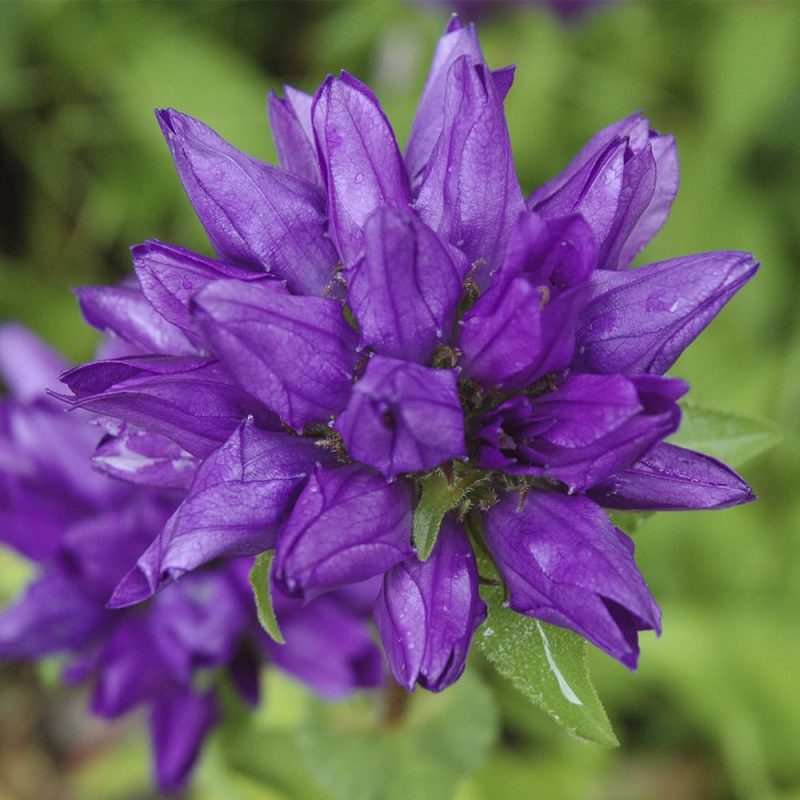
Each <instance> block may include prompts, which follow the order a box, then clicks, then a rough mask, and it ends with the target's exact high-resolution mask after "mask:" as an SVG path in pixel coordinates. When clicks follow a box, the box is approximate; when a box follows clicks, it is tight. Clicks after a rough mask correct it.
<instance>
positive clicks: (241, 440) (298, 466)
mask: <svg viewBox="0 0 800 800" xmlns="http://www.w3.org/2000/svg"><path fill="white" fill-rule="evenodd" d="M322 458H324V454H323V452H322V451H321V450H320V449H319V448H317V447H315V445H314V443H313V441H312V440H309V439H301V438H298V437H296V436H291V435H289V434H286V433H271V432H268V431H262V430H260V429H259V428H257V427H256V426H255V425H254V424H253V422H252V420H247V421H245V422H244V423H243V424H242V425H241V426H240V427H239V428H237V430H236V431H235V432H234V433H233V435H232V436H231V437H230V439H228V441H227V442H225V444H224V445H223V446H222V447H220V448H219V449H218V450H217V451H215V452H214V453H212V454H211V455H210V456H209V457H208V458H207V459H206V460H205V461H204V462H203V464H202V466H201V467H200V469H199V470H198V471H197V475H196V477H195V479H194V482H193V483H192V487H191V489H190V490H189V494H188V495H187V497H186V499H185V500H184V501H183V502H182V503H181V505H180V506H179V507H178V509H177V510H176V511H175V513H174V514H173V515H172V516H171V517H170V519H169V521H168V522H167V524H166V526H165V527H164V530H163V532H162V533H161V534H160V535H159V536H158V538H157V539H156V540H155V541H154V542H153V543H152V545H150V547H149V548H148V549H147V550H146V551H145V553H144V555H142V557H141V558H140V559H139V561H138V563H137V564H136V566H135V567H134V569H132V570H131V572H130V573H129V574H128V575H127V576H126V577H125V578H124V579H123V580H122V581H121V582H120V584H119V585H118V586H117V588H116V590H115V592H114V595H113V596H112V598H111V603H110V604H111V605H112V606H113V607H121V606H127V605H131V604H133V603H138V602H141V601H142V600H144V599H146V598H147V597H150V596H151V595H152V594H154V593H155V592H157V591H158V589H159V588H160V587H162V586H163V585H165V584H166V583H168V582H169V581H171V580H174V579H176V578H179V577H181V575H183V574H185V573H186V572H189V571H190V570H193V569H196V568H197V567H199V566H201V565H203V564H206V563H208V562H209V561H212V560H213V559H215V558H221V557H225V558H232V557H235V556H242V555H255V554H256V553H260V552H262V551H263V550H268V549H269V548H271V547H273V546H274V544H275V536H276V534H277V531H278V526H279V525H280V523H281V522H282V520H283V518H284V515H285V512H286V511H287V510H288V508H289V506H290V505H291V504H292V503H293V502H294V500H295V498H296V497H297V495H298V493H299V491H300V487H301V486H302V485H303V483H304V482H305V480H306V477H307V475H308V474H309V473H310V472H311V471H312V470H313V469H314V466H315V464H316V463H317V462H319V461H320V460H321V459H322Z"/></svg>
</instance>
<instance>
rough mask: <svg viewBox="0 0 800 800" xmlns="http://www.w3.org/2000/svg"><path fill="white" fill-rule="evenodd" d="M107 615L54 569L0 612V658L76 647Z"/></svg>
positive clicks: (75, 583) (37, 655) (96, 630)
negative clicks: (53, 571)
mask: <svg viewBox="0 0 800 800" xmlns="http://www.w3.org/2000/svg"><path fill="white" fill-rule="evenodd" d="M109 617H110V614H109V612H108V611H106V610H105V609H104V608H103V604H102V603H98V602H97V601H96V600H94V599H93V598H92V597H90V596H89V595H87V594H86V593H85V592H84V591H82V590H81V587H80V585H79V583H78V581H75V580H74V579H72V578H70V577H68V576H65V575H61V574H59V573H57V572H55V573H51V574H48V575H44V576H42V577H41V578H39V579H37V580H35V581H34V582H33V583H31V585H30V586H28V588H27V589H26V590H25V593H24V594H23V595H21V597H19V598H18V599H17V600H16V602H14V603H12V604H11V605H10V606H8V607H7V608H4V609H3V610H2V611H1V612H0V658H3V659H38V658H42V657H43V656H46V655H50V654H52V653H58V652H62V651H64V650H72V649H77V648H79V647H82V646H84V645H85V644H86V643H87V642H88V641H89V640H90V639H91V638H92V637H93V636H96V635H97V634H98V633H99V632H101V631H102V630H103V629H104V627H105V626H106V625H107V624H108V622H109Z"/></svg>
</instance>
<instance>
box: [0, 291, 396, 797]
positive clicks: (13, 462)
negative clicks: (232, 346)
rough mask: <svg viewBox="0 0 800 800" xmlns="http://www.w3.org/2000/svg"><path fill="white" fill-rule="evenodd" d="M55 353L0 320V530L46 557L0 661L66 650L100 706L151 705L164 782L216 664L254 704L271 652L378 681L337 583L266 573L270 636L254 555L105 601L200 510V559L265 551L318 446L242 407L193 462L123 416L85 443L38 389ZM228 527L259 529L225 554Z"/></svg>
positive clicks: (352, 679)
mask: <svg viewBox="0 0 800 800" xmlns="http://www.w3.org/2000/svg"><path fill="white" fill-rule="evenodd" d="M226 277H227V276H226ZM110 296H112V297H113V295H110ZM148 308H149V306H148ZM113 363H114V364H115V366H116V367H117V368H120V369H122V370H123V372H125V370H126V369H128V366H127V364H126V363H123V362H119V361H118V362H113ZM64 366H65V365H64V364H63V363H62V362H61V359H60V358H58V357H57V356H56V355H55V354H54V353H52V352H51V351H50V350H49V349H48V348H46V347H45V346H44V345H43V344H42V343H41V342H39V341H38V340H37V339H36V338H35V337H33V336H32V335H31V334H29V333H28V332H27V331H25V330H23V329H21V328H17V327H13V326H6V327H4V328H0V374H1V375H2V379H3V381H4V383H5V384H6V385H7V386H8V387H9V388H10V390H11V393H12V395H11V397H10V398H6V399H0V446H1V448H2V454H3V455H2V456H0V541H3V542H5V543H6V544H9V545H11V546H12V547H14V548H16V549H17V550H19V551H20V552H21V553H22V554H24V555H26V556H28V557H29V558H31V559H33V560H34V561H36V562H38V564H39V567H40V571H39V575H38V577H36V578H35V579H34V580H33V582H32V583H31V584H30V586H28V588H27V589H26V590H25V591H24V592H23V594H22V595H21V596H20V597H19V598H18V599H17V600H16V601H15V602H14V603H12V605H11V606H9V607H8V608H6V609H4V610H3V611H2V612H0V658H3V659H38V658H42V657H44V656H46V655H49V654H52V653H66V654H68V655H69V657H70V660H69V662H68V665H67V667H66V670H65V679H66V680H68V681H70V682H77V681H86V680H90V681H91V682H92V684H93V690H92V698H91V708H92V711H93V712H94V713H95V714H97V715H99V716H102V717H107V718H116V717H119V716H120V715H122V714H125V713H127V712H128V711H129V710H131V709H132V708H134V707H137V706H143V707H145V708H147V709H148V710H149V715H150V729H151V735H152V739H153V747H154V751H155V767H156V775H157V779H158V783H159V785H160V786H161V787H162V788H163V789H164V790H165V791H174V790H179V789H180V788H181V787H182V786H184V785H185V784H186V782H187V781H188V779H189V775H190V772H191V769H192V766H193V764H194V763H195V761H196V759H197V756H198V754H199V752H200V749H201V747H202V744H203V741H204V740H205V738H206V736H207V735H208V733H209V732H210V731H211V729H212V728H213V727H214V726H215V725H216V724H217V722H218V721H219V720H220V718H221V716H222V707H221V703H220V698H219V696H218V692H217V688H216V686H217V685H218V682H219V681H218V678H217V677H214V676H218V675H221V674H222V673H225V674H226V675H227V677H228V678H229V679H230V681H231V682H232V684H233V685H234V686H235V687H236V688H237V689H238V691H239V692H240V694H241V695H242V697H243V699H244V700H245V701H246V702H248V703H255V702H257V700H258V685H259V681H258V675H259V670H260V667H261V664H262V663H264V661H265V660H271V661H272V662H273V663H276V664H277V665H278V666H279V667H281V668H282V669H285V670H287V671H288V672H290V673H291V674H293V675H294V676H296V677H297V678H299V679H300V680H302V681H304V682H305V683H307V684H308V685H309V686H310V687H311V688H312V689H314V690H315V691H317V692H318V693H319V694H321V695H322V696H324V697H327V698H337V697H341V696H342V695H343V694H345V693H347V692H348V691H349V690H351V689H353V688H355V687H359V686H363V687H372V686H376V685H378V684H379V683H380V681H381V680H382V673H383V667H382V661H381V657H380V654H379V651H378V650H377V648H376V647H375V646H374V644H373V643H372V640H371V636H370V634H369V631H368V629H367V627H366V625H365V620H364V613H363V611H360V610H358V609H357V608H354V607H353V606H352V605H351V603H350V602H349V601H348V599H347V598H346V597H339V596H337V595H334V594H331V595H328V596H327V597H325V598H322V599H321V600H320V601H319V602H318V603H314V604H312V605H311V606H309V607H303V606H302V604H301V603H299V602H298V601H296V600H294V599H292V598H290V597H288V596H285V595H283V594H281V593H280V592H279V591H278V590H277V588H276V590H275V606H276V613H277V615H278V619H279V621H280V623H281V624H282V625H283V630H284V634H285V637H286V640H287V644H286V645H283V646H278V645H276V644H275V643H273V642H271V641H269V640H268V639H267V637H266V635H265V634H264V632H263V631H262V630H261V628H260V626H259V623H258V620H257V619H256V615H255V608H254V605H253V601H252V598H251V588H250V586H249V584H248V580H247V576H248V569H249V567H250V562H249V560H248V559H241V558H237V559H230V560H227V561H224V562H223V561H219V560H218V561H217V564H216V565H215V566H213V567H211V566H207V567H205V568H203V569H198V570H197V571H195V572H192V574H190V575H187V576H186V578H185V579H184V580H182V581H179V582H177V583H175V584H174V585H170V586H169V587H167V588H166V589H165V590H164V591H163V592H161V593H159V594H158V595H157V596H156V597H154V598H153V599H152V601H151V603H150V604H149V605H148V606H146V607H142V608H136V609H126V610H111V609H110V608H108V607H107V602H108V600H109V597H110V595H111V594H112V592H113V591H114V590H115V587H117V586H118V585H119V588H117V589H116V592H115V597H116V596H117V595H120V594H124V592H126V591H127V592H128V595H129V596H131V594H132V592H133V589H132V588H131V587H132V586H133V587H134V588H135V587H136V585H137V584H136V581H134V580H132V579H131V574H133V575H134V576H136V577H138V578H139V583H140V584H141V582H142V581H145V589H144V591H140V592H139V596H150V595H151V594H152V591H151V590H150V588H149V584H148V583H147V582H146V581H147V580H153V581H155V580H157V578H158V576H156V577H155V578H152V576H150V575H149V574H145V573H143V572H142V567H137V568H135V569H134V571H133V573H131V569H132V567H134V565H135V563H136V560H137V558H138V557H139V556H140V555H141V554H142V551H143V550H144V551H145V556H144V558H145V559H146V558H147V557H148V554H149V553H152V552H153V550H155V551H157V552H158V553H159V554H161V555H163V556H164V558H165V559H166V561H167V563H169V561H170V558H172V556H171V555H170V553H172V552H175V551H177V552H178V553H180V554H181V555H182V557H183V561H184V562H185V558H186V556H187V551H181V546H182V543H183V542H184V541H185V539H184V538H183V537H184V535H185V532H186V528H187V526H191V525H194V524H197V523H198V521H202V524H203V525H204V530H203V533H202V536H203V538H205V540H206V542H207V547H206V549H205V550H204V551H203V552H202V553H201V554H200V555H199V556H195V562H196V563H197V564H201V563H204V560H205V561H209V560H211V558H214V557H215V556H217V555H219V554H221V553H225V554H226V555H232V556H239V555H242V554H244V553H252V552H257V551H258V550H260V549H263V546H264V545H265V544H266V545H268V544H269V537H270V530H271V529H270V525H272V528H273V530H272V538H273V539H274V528H275V526H276V524H277V523H276V520H277V516H276V515H279V514H280V513H281V512H282V510H283V505H284V504H285V500H286V497H294V496H295V495H296V493H297V492H298V491H299V484H300V482H302V479H303V478H304V477H305V473H304V472H303V471H302V470H303V469H304V465H305V463H306V459H307V457H308V451H309V450H313V449H314V446H313V444H311V443H309V442H306V441H304V440H302V439H298V438H296V437H290V436H289V434H287V433H274V432H271V431H265V430H263V429H260V428H256V427H255V422H254V421H253V418H252V417H250V418H248V419H247V420H246V421H245V422H244V423H243V424H242V425H241V426H240V427H239V428H238V429H237V430H236V431H235V432H234V434H233V436H232V437H231V439H230V440H229V441H228V442H226V444H225V445H224V446H223V447H220V448H218V449H217V450H214V451H213V453H212V455H211V457H209V458H207V459H204V460H203V461H202V462H201V461H200V460H199V459H198V458H197V457H194V456H192V455H190V454H189V453H187V452H186V451H185V450H183V449H181V447H180V446H179V445H178V444H176V443H175V442H174V441H173V440H171V439H170V438H168V437H167V436H164V435H162V434H160V433H155V432H148V431H146V430H142V429H139V428H135V427H132V426H130V425H127V424H125V425H122V426H119V427H118V428H115V429H112V431H111V432H109V433H108V434H107V435H106V436H105V437H104V438H103V439H102V441H101V442H100V445H99V447H97V448H96V449H95V446H96V445H97V441H98V439H100V438H101V436H102V430H99V429H98V428H97V427H96V426H95V425H90V424H89V420H88V419H87V415H86V414H85V413H84V412H80V411H78V412H74V413H72V414H64V411H63V408H62V407H61V406H60V404H59V403H57V402H56V401H55V400H53V399H52V398H49V397H47V395H45V394H44V391H45V389H46V388H47V386H48V385H51V384H52V383H53V381H54V379H55V378H56V376H57V375H58V372H59V371H61V370H63V368H64ZM286 439H289V440H290V441H289V442H286V441H285V440H286ZM93 450H95V457H94V463H95V464H96V465H98V466H99V467H100V468H101V469H102V470H103V471H105V472H107V473H109V474H111V475H113V476H115V477H124V478H128V479H129V480H130V481H131V482H130V483H122V482H120V481H113V480H110V479H109V478H107V477H104V476H102V475H99V474H97V473H96V472H95V471H93V470H92V469H91V463H90V460H89V459H90V456H91V454H92V451H93ZM320 455H321V456H324V454H320ZM265 462H266V463H267V464H268V466H267V468H266V470H261V469H260V468H259V464H261V465H263V464H264V463H265ZM298 470H299V471H298ZM254 472H256V473H258V474H254ZM137 483H138V484H142V485H141V486H137V485H135V484H137ZM151 484H155V485H157V486H161V487H166V488H158V489H156V488H149V485H151ZM189 486H191V488H190V490H189V492H188V495H187V496H186V497H185V498H184V499H183V500H182V497H183V496H184V495H186V489H187V488H188V487H189ZM244 486H246V487H247V490H248V491H242V487H244ZM286 493H288V494H286ZM284 495H286V497H284ZM198 507H201V508H202V512H200V513H199V516H198ZM232 512H233V513H232ZM214 513H216V516H213V514H214ZM271 514H272V516H270V515H271ZM232 532H233V535H235V536H239V534H242V536H241V538H244V537H245V536H246V534H247V532H249V535H250V537H251V541H252V542H253V544H252V545H251V546H250V547H249V548H248V546H246V545H242V546H240V547H239V548H238V550H237V551H236V552H235V553H229V552H227V551H226V549H225V546H226V543H227V542H228V541H229V538H230V537H231V535H232ZM226 537H227V538H226ZM195 542H196V540H195ZM215 543H216V547H217V550H218V552H217V551H214V547H215ZM208 548H210V549H208ZM219 548H222V549H221V550H220V549H219ZM188 552H191V549H190V551H188ZM156 560H157V559H156ZM182 563H183V562H182ZM165 569H167V571H168V569H169V568H168V567H167V568H165ZM184 571H185V568H184ZM126 576H127V577H126ZM123 579H124V580H123ZM121 581H122V582H121ZM126 587H127V588H126ZM134 594H135V593H134ZM322 648H324V659H323V658H321V653H322ZM202 674H206V675H208V676H209V677H211V678H212V680H207V679H202V680H201V682H202V685H204V686H205V687H206V688H200V683H199V682H198V678H200V676H201V675H202Z"/></svg>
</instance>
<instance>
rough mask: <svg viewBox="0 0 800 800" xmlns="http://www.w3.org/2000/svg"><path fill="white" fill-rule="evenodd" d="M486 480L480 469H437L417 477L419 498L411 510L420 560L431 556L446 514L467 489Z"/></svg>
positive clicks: (461, 498)
mask: <svg viewBox="0 0 800 800" xmlns="http://www.w3.org/2000/svg"><path fill="white" fill-rule="evenodd" d="M486 480H487V477H486V475H485V474H483V473H480V472H466V473H464V474H461V475H458V474H456V473H455V472H454V474H452V475H450V476H448V475H446V474H445V473H444V471H443V470H441V469H439V470H436V471H435V472H431V473H429V474H428V475H426V476H425V477H424V478H423V479H422V480H421V481H420V499H419V504H418V505H417V508H416V510H415V511H414V546H415V547H416V549H417V557H418V558H419V560H420V561H427V560H428V558H430V555H431V553H432V552H433V548H434V546H435V545H436V539H437V538H438V537H439V528H441V527H442V521H443V520H444V517H445V514H447V512H448V511H453V510H454V509H456V508H458V506H460V505H461V504H462V503H463V502H464V501H465V500H466V499H467V496H468V494H469V492H470V490H471V489H472V488H473V487H475V486H477V485H478V484H479V483H481V482H485V481H486Z"/></svg>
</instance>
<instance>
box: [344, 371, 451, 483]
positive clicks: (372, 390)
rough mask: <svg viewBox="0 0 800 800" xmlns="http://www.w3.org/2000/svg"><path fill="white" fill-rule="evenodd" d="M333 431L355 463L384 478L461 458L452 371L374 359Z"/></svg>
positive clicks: (357, 384)
mask: <svg viewBox="0 0 800 800" xmlns="http://www.w3.org/2000/svg"><path fill="white" fill-rule="evenodd" d="M334 427H335V428H336V430H337V431H339V433H340V434H341V435H342V438H343V439H344V442H345V444H346V445H347V450H348V452H349V454H350V455H351V456H352V457H353V458H354V459H356V460H357V461H360V462H362V463H364V464H369V465H370V466H372V467H375V469H377V470H378V471H379V472H380V473H381V474H382V475H383V476H384V477H385V478H387V479H388V480H392V479H393V478H394V477H395V476H396V475H398V474H399V473H402V472H418V471H423V470H429V469H433V468H434V467H436V466H438V465H439V464H442V463H444V462H445V461H449V460H450V459H453V458H463V457H465V456H466V444H465V442H464V412H463V411H462V409H461V402H460V400H459V396H458V374H457V373H456V371H455V370H444V369H431V368H429V367H421V366H419V364H409V363H407V362H404V361H397V360H396V359H393V358H384V357H383V356H375V357H374V358H372V359H371V360H370V362H369V364H368V365H367V371H366V373H365V374H364V377H363V378H361V380H359V381H358V383H356V385H355V386H354V387H353V392H352V394H351V396H350V402H349V403H348V405H347V408H346V409H345V411H344V412H343V413H342V414H341V415H340V416H339V418H338V419H337V420H336V423H335V426H334Z"/></svg>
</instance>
